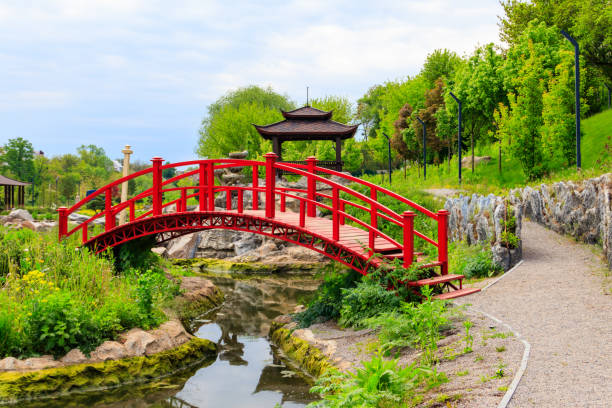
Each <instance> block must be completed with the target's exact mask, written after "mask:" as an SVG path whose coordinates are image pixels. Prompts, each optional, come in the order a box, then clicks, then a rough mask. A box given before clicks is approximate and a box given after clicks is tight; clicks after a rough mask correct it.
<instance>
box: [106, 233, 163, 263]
mask: <svg viewBox="0 0 612 408" xmlns="http://www.w3.org/2000/svg"><path fill="white" fill-rule="evenodd" d="M156 244H157V241H156V240H155V237H154V236H148V237H143V238H140V239H135V240H132V241H129V242H126V243H125V244H123V245H119V246H118V247H115V248H113V252H114V255H115V256H114V259H115V268H116V269H117V270H118V271H126V270H128V269H138V270H141V271H144V270H147V269H159V259H160V258H159V256H157V255H156V254H154V253H153V252H151V248H153V247H154V246H155V245H156Z"/></svg>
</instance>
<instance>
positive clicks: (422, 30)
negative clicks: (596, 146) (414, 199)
mask: <svg viewBox="0 0 612 408" xmlns="http://www.w3.org/2000/svg"><path fill="white" fill-rule="evenodd" d="M501 14H502V9H501V6H500V5H499V3H498V0H464V1H456V0H396V1H386V0H376V1H372V0H366V1H361V0H350V1H342V0H338V1H334V0H329V1H324V0H296V1H255V0H253V1H238V0H226V1H207V0H199V1H198V0H184V1H182V0H173V1H155V0H86V1H84V0H41V1H36V0H30V1H23V0H17V1H13V0H0V123H1V127H0V129H1V130H0V145H2V144H4V143H6V141H7V140H8V139H11V138H15V137H23V138H25V139H28V140H29V141H30V142H32V144H33V145H34V148H35V149H36V150H42V151H43V152H44V153H45V155H46V156H48V157H50V156H54V155H59V154H64V153H75V152H76V148H77V147H78V146H80V145H82V144H85V145H88V144H95V145H97V146H101V147H103V148H104V150H105V151H106V153H107V155H108V156H109V157H111V158H118V157H122V154H121V149H122V148H123V146H124V145H125V144H129V145H131V146H132V150H134V155H133V158H135V159H137V160H141V161H148V160H149V159H150V158H151V157H154V156H161V157H163V158H164V159H165V160H168V161H171V162H177V161H182V160H189V159H193V158H195V157H196V154H195V147H196V144H197V140H198V130H199V127H200V123H201V121H202V118H203V117H204V115H205V113H206V107H207V106H208V105H209V104H210V103H212V102H214V101H215V100H216V99H218V98H219V97H220V96H222V95H223V94H225V93H226V92H228V91H230V90H235V89H237V88H239V87H241V86H247V85H251V84H255V85H260V86H271V87H272V88H273V89H274V90H275V91H277V92H280V93H282V94H286V95H288V96H289V98H291V99H292V100H293V101H295V102H296V103H297V104H298V105H302V104H304V103H305V102H306V86H309V87H310V96H311V97H324V96H326V95H338V96H345V97H348V98H349V99H350V100H351V101H352V102H353V103H356V101H357V99H358V98H359V97H361V96H362V95H363V94H364V93H365V92H366V91H367V90H368V89H369V88H370V87H371V86H373V85H375V84H380V83H383V82H385V81H388V80H397V79H402V78H405V77H406V76H407V75H416V74H418V72H419V71H420V69H421V67H422V65H423V62H424V61H425V58H426V57H427V54H429V53H431V52H432V51H433V50H435V49H438V48H448V49H451V50H453V51H455V52H457V53H458V54H459V55H465V54H469V53H471V52H472V51H473V50H474V48H475V47H476V46H478V45H483V44H486V43H489V42H495V43H499V42H500V41H499V36H498V27H497V22H498V17H497V16H498V15H501Z"/></svg>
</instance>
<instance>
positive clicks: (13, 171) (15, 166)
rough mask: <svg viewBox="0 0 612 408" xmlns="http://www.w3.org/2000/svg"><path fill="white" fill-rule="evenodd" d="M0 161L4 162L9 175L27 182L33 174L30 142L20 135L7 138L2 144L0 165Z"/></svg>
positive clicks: (32, 152) (32, 150)
mask: <svg viewBox="0 0 612 408" xmlns="http://www.w3.org/2000/svg"><path fill="white" fill-rule="evenodd" d="M1 162H4V163H6V165H7V167H8V170H9V171H10V175H12V176H13V177H15V178H16V179H18V180H19V181H24V182H29V181H30V179H31V178H32V176H33V175H34V148H33V147H32V143H30V142H29V141H27V140H25V139H23V138H21V137H18V138H15V139H9V140H8V142H7V143H6V145H5V146H4V154H3V155H1V156H0V166H1V165H2V163H1Z"/></svg>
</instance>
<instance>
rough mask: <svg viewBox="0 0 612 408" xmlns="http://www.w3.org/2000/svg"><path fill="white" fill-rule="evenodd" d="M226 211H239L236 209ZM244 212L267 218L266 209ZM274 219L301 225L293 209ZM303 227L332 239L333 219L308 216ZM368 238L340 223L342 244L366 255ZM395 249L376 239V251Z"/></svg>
mask: <svg viewBox="0 0 612 408" xmlns="http://www.w3.org/2000/svg"><path fill="white" fill-rule="evenodd" d="M226 211H227V212H237V211H236V210H229V211H228V210H226ZM243 213H244V214H248V215H251V216H254V217H258V218H262V219H265V218H266V212H265V210H244V212H243ZM274 219H275V220H276V221H278V222H282V223H285V224H289V225H293V226H299V225H300V214H299V213H295V212H291V211H285V212H280V211H276V214H275V217H274ZM303 228H305V229H306V230H308V231H309V232H312V233H314V234H318V235H321V236H323V237H325V238H328V239H330V240H331V239H332V234H333V228H334V225H333V221H332V220H330V219H327V218H322V217H306V223H305V226H304V227H303ZM368 239H369V235H368V232H367V231H364V230H361V229H359V228H357V227H353V226H350V225H340V239H339V241H338V243H339V244H340V245H342V246H344V247H346V248H348V249H351V250H353V251H355V252H361V253H363V254H364V255H365V254H367V252H368V251H367V249H368ZM394 249H400V248H399V247H398V246H397V245H394V244H393V243H391V242H389V241H387V240H386V239H384V238H380V237H377V238H376V240H375V241H374V251H375V252H382V251H389V250H394Z"/></svg>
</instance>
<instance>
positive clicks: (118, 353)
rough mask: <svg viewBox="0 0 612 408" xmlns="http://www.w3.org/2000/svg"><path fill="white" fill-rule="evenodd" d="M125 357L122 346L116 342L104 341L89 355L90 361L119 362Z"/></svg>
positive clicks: (126, 354)
mask: <svg viewBox="0 0 612 408" xmlns="http://www.w3.org/2000/svg"><path fill="white" fill-rule="evenodd" d="M127 356H128V353H127V351H126V349H125V347H123V344H121V343H118V342H116V341H105V342H104V343H102V344H100V345H99V346H98V347H97V348H96V349H95V350H94V351H93V352H92V353H91V359H92V360H96V361H106V360H119V359H120V358H124V357H127Z"/></svg>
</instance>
